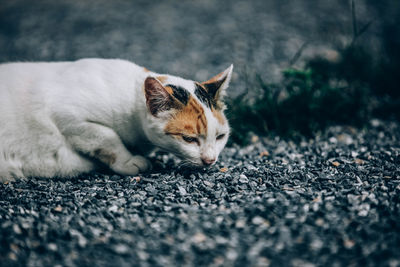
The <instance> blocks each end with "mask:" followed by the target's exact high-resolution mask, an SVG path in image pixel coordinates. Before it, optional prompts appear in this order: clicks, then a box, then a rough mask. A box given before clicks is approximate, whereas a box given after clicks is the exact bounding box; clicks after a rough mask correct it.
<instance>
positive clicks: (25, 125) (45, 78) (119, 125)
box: [0, 59, 233, 181]
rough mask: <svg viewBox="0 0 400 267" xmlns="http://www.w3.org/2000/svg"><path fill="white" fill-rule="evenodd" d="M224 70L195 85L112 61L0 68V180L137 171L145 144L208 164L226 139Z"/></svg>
mask: <svg viewBox="0 0 400 267" xmlns="http://www.w3.org/2000/svg"><path fill="white" fill-rule="evenodd" d="M232 68H233V67H232V65H231V66H230V67H229V68H228V69H226V70H225V71H223V72H222V73H220V74H218V75H216V76H215V77H213V78H211V79H210V80H208V81H206V82H202V83H199V82H195V81H191V80H185V79H182V78H180V77H176V76H172V75H162V74H157V73H154V72H151V71H149V70H147V69H146V68H143V67H140V66H138V65H135V64H134V63H131V62H128V61H124V60H118V59H82V60H78V61H75V62H57V63H47V62H42V63H7V64H1V65H0V181H9V180H14V179H16V178H21V177H32V176H35V177H49V178H50V177H73V176H77V175H79V174H81V173H85V172H90V171H93V170H96V169H97V168H98V166H101V165H106V166H107V167H109V168H110V169H111V170H112V171H114V172H115V173H118V174H121V175H136V174H138V173H139V172H143V171H146V170H148V169H149V168H150V163H149V161H148V160H147V159H146V158H145V155H146V154H148V153H149V152H150V151H151V150H153V149H154V148H160V149H162V150H165V151H169V152H172V153H174V154H175V155H177V156H179V157H181V158H182V159H184V160H186V161H187V162H190V163H191V164H193V165H197V166H210V165H212V164H214V163H215V162H216V161H217V159H218V155H219V153H220V152H221V150H222V149H223V148H224V146H225V144H226V142H227V140H228V136H229V125H228V122H227V120H226V117H225V116H224V113H223V111H224V109H225V106H224V103H223V101H222V100H223V96H224V94H225V89H226V88H227V87H228V85H229V82H230V80H231V76H232Z"/></svg>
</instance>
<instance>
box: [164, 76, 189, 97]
mask: <svg viewBox="0 0 400 267" xmlns="http://www.w3.org/2000/svg"><path fill="white" fill-rule="evenodd" d="M156 78H157V79H158V80H159V81H160V82H161V83H162V84H163V85H164V86H165V85H168V84H169V85H173V86H175V87H180V88H182V89H185V90H186V91H188V92H189V93H194V90H195V83H194V81H191V80H186V79H183V78H180V77H176V76H172V75H159V76H157V77H156Z"/></svg>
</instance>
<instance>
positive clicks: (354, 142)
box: [0, 120, 400, 266]
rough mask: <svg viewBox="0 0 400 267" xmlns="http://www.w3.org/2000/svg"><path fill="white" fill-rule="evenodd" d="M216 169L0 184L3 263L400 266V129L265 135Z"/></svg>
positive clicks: (164, 166)
mask: <svg viewBox="0 0 400 267" xmlns="http://www.w3.org/2000/svg"><path fill="white" fill-rule="evenodd" d="M254 141H255V142H254V144H252V145H250V146H248V147H244V148H239V147H235V146H234V147H229V148H226V149H225V150H224V151H223V153H222V155H221V158H220V161H219V162H218V163H217V165H216V166H214V167H213V168H211V169H209V170H205V171H200V172H198V171H192V170H188V169H182V168H179V166H178V167H176V165H175V164H176V162H175V161H176V160H174V159H173V158H171V157H170V156H168V155H163V154H158V155H156V156H155V158H154V159H153V160H156V161H157V162H158V163H157V166H158V167H157V168H156V170H155V171H154V172H152V173H148V174H143V175H140V176H138V177H129V176H128V177H121V176H118V175H112V174H109V175H107V174H99V173H94V174H91V175H87V176H82V177H78V178H76V179H72V180H63V179H48V180H47V179H30V180H21V181H17V182H14V183H8V184H0V192H1V193H0V222H1V224H0V262H1V265H2V266H19V265H20V266H23V265H26V266H49V265H53V266H56V265H57V266H74V265H80V266H89V265H90V266H111V265H113V266H132V265H140V266H176V265H186V266H193V265H200V266H202V265H209V266H233V265H235V266H244V264H247V265H249V266H268V265H271V266H278V265H282V264H283V265H285V266H286V265H291V266H315V265H318V266H331V265H332V266H351V265H353V266H356V265H358V266H378V265H379V266H399V265H400V251H399V247H400V167H399V163H400V142H399V141H400V125H399V124H396V123H382V122H380V121H375V120H374V121H372V122H371V125H370V126H369V127H368V128H366V129H363V130H356V129H353V128H348V127H333V128H330V129H328V130H327V131H326V132H325V133H323V134H321V135H318V136H317V137H316V138H314V139H311V140H304V141H303V142H300V143H299V144H295V143H292V142H290V141H289V142H286V141H283V140H280V139H279V138H278V137H276V138H275V139H259V140H257V138H254Z"/></svg>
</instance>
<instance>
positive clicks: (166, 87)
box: [164, 86, 174, 95]
mask: <svg viewBox="0 0 400 267" xmlns="http://www.w3.org/2000/svg"><path fill="white" fill-rule="evenodd" d="M164 88H165V90H166V91H167V92H168V94H170V95H172V94H173V93H174V90H172V88H171V87H169V86H165V87H164Z"/></svg>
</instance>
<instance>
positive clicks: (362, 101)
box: [227, 1, 400, 144]
mask: <svg viewBox="0 0 400 267" xmlns="http://www.w3.org/2000/svg"><path fill="white" fill-rule="evenodd" d="M351 4H352V5H351V8H352V10H351V11H352V26H353V40H352V42H351V43H350V44H349V45H348V46H346V47H344V48H340V49H338V52H339V53H338V54H339V56H338V57H337V58H335V59H327V58H321V57H319V58H313V59H311V60H309V61H308V62H307V63H306V65H305V68H304V69H293V68H289V69H287V70H285V71H284V72H283V80H282V82H281V83H279V84H270V83H266V82H265V81H263V80H262V79H261V78H260V76H257V75H255V77H250V78H248V79H247V87H248V88H247V92H250V91H251V92H255V96H254V95H250V94H248V93H247V92H246V93H244V94H242V95H240V96H238V97H236V98H234V99H230V100H229V101H228V103H227V105H228V112H227V114H228V117H229V121H230V124H231V127H232V138H231V142H236V143H239V144H246V143H248V142H249V141H250V140H249V138H250V136H251V134H252V133H254V134H256V135H262V136H265V135H268V134H279V135H280V136H282V137H288V138H294V139H296V137H300V136H312V135H313V134H315V133H316V132H317V131H320V130H323V129H324V128H325V127H327V126H329V125H333V124H346V125H353V126H358V127H360V126H362V125H364V124H366V123H367V122H368V121H369V120H370V119H371V118H380V119H383V120H393V119H396V120H400V86H399V82H398V79H399V77H400V49H398V48H399V47H400V27H398V25H399V23H400V2H399V3H398V4H397V8H393V9H391V10H388V9H385V8H384V7H385V4H382V3H380V2H377V1H371V3H370V4H371V5H372V6H374V7H375V10H376V11H377V12H378V13H379V17H380V18H381V20H382V21H381V25H382V26H381V27H382V28H381V31H382V35H381V39H382V46H383V47H382V49H381V51H380V53H379V54H377V53H376V50H374V49H372V48H368V47H367V46H364V45H363V44H362V43H360V38H359V37H360V36H361V35H363V34H364V33H365V32H366V31H367V30H368V27H369V26H370V25H371V23H372V21H370V22H368V23H366V24H365V25H361V27H360V25H358V21H357V17H356V6H355V2H354V1H352V2H351ZM388 12H389V13H388ZM394 14H395V15H396V16H393V15H394ZM397 15H399V16H397Z"/></svg>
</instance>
